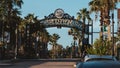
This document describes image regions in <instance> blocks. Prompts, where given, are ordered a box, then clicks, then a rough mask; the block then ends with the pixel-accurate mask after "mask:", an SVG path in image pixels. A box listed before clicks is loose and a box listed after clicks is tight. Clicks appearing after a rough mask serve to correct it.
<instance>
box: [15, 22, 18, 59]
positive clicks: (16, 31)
mask: <svg viewBox="0 0 120 68" xmlns="http://www.w3.org/2000/svg"><path fill="white" fill-rule="evenodd" d="M17 28H18V25H17V24H16V30H15V34H16V45H15V57H14V59H16V58H17V48H18V37H17V36H18V29H17Z"/></svg>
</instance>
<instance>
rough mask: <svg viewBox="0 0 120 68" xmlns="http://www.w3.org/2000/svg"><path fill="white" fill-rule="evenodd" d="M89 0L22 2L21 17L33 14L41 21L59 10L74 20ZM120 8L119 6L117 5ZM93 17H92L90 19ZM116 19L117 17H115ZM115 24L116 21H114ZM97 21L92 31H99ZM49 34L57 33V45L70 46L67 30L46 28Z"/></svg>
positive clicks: (70, 37) (30, 0)
mask: <svg viewBox="0 0 120 68" xmlns="http://www.w3.org/2000/svg"><path fill="white" fill-rule="evenodd" d="M90 1H91V0H23V2H24V4H23V6H22V9H21V11H22V17H24V16H26V15H27V14H29V13H34V15H35V16H38V17H39V19H43V18H44V16H48V15H49V14H50V13H53V12H54V11H55V10H56V9H57V8H61V9H63V10H64V12H65V13H68V14H70V15H71V16H74V17H75V18H76V16H77V14H76V13H77V12H78V11H79V10H80V9H82V8H88V9H89V6H88V3H89V2H90ZM118 7H119V8H120V5H118ZM115 13H116V11H115ZM93 17H94V16H93V15H92V18H93ZM115 17H117V16H115ZM115 20H116V22H117V19H115ZM98 22H99V21H96V23H94V31H99V23H98ZM47 30H48V31H49V32H50V34H53V33H58V34H59V35H60V36H61V38H60V39H59V41H58V43H59V44H62V45H63V46H64V47H65V46H67V45H71V42H72V40H73V39H72V36H69V35H68V30H69V28H62V29H57V28H56V27H54V28H48V29H47ZM98 37H99V35H98V34H97V35H96V34H94V40H95V38H98Z"/></svg>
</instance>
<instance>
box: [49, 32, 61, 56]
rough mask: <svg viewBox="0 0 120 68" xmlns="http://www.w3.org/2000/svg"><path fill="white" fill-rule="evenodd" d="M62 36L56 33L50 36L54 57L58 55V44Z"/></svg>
mask: <svg viewBox="0 0 120 68" xmlns="http://www.w3.org/2000/svg"><path fill="white" fill-rule="evenodd" d="M59 38H60V36H59V35H58V34H56V33H54V34H53V35H51V36H50V44H51V45H52V49H53V58H55V57H56V56H55V55H56V52H55V50H56V48H55V47H56V46H57V41H58V39H59Z"/></svg>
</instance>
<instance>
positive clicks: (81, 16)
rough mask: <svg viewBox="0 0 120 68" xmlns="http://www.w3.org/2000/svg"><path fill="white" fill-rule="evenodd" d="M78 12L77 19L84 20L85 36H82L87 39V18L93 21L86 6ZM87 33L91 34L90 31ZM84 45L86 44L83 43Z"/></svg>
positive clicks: (83, 32)
mask: <svg viewBox="0 0 120 68" xmlns="http://www.w3.org/2000/svg"><path fill="white" fill-rule="evenodd" d="M77 14H78V16H77V20H82V22H83V23H84V24H83V31H82V35H83V36H82V37H83V39H85V38H84V34H85V33H86V30H85V29H86V20H88V23H89V22H90V21H91V18H90V12H89V11H88V10H87V9H86V8H83V9H81V10H80V11H79V12H78V13H77ZM87 34H88V35H89V32H87ZM87 39H88V38H87ZM88 42H89V41H88ZM83 46H84V44H82V47H83ZM83 51H84V48H83V50H82V52H83Z"/></svg>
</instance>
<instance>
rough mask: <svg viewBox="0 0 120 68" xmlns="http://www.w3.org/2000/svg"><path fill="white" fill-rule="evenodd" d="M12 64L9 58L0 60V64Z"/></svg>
mask: <svg viewBox="0 0 120 68" xmlns="http://www.w3.org/2000/svg"><path fill="white" fill-rule="evenodd" d="M10 65H13V63H11V60H0V66H10Z"/></svg>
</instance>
